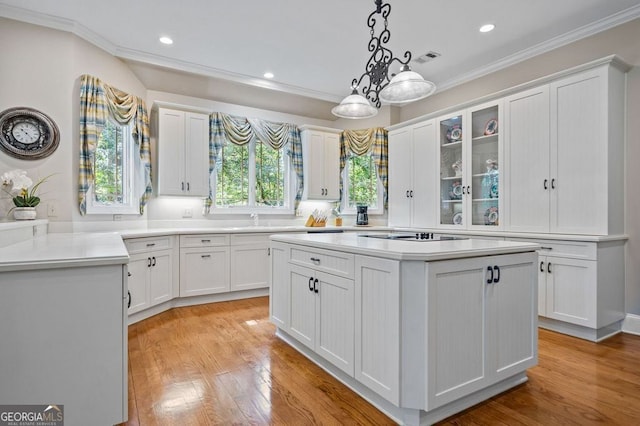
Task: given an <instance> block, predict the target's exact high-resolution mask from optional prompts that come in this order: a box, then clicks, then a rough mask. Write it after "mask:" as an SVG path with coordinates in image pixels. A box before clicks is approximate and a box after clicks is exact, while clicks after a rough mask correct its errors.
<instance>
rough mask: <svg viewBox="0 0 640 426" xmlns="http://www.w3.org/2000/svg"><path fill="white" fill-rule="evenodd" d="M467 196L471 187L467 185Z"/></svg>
mask: <svg viewBox="0 0 640 426" xmlns="http://www.w3.org/2000/svg"><path fill="white" fill-rule="evenodd" d="M467 194H469V195H471V187H470V186H469V185H467Z"/></svg>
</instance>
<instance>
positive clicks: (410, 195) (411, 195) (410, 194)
mask: <svg viewBox="0 0 640 426" xmlns="http://www.w3.org/2000/svg"><path fill="white" fill-rule="evenodd" d="M409 198H413V189H412V190H411V191H409Z"/></svg>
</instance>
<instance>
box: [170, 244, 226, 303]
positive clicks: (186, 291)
mask: <svg viewBox="0 0 640 426" xmlns="http://www.w3.org/2000/svg"><path fill="white" fill-rule="evenodd" d="M225 291H229V248H228V247H211V248H208V249H197V248H192V249H180V296H181V297H185V296H198V295H201V294H212V293H222V292H225Z"/></svg>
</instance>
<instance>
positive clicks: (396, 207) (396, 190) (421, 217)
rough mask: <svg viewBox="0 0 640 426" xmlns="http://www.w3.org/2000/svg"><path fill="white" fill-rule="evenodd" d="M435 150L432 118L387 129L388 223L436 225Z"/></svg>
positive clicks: (419, 225) (394, 224)
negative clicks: (399, 127) (390, 130)
mask: <svg viewBox="0 0 640 426" xmlns="http://www.w3.org/2000/svg"><path fill="white" fill-rule="evenodd" d="M435 153H436V132H435V122H434V121H433V120H429V121H426V122H423V123H419V124H414V125H411V126H408V127H405V128H402V129H398V130H395V131H392V132H390V133H389V188H388V190H389V226H418V227H433V226H435V224H436V218H435V215H436V210H435V207H434V205H433V200H434V199H435V198H436V187H435V185H436V183H435V182H436V180H435V173H434V170H435V168H436V154H435Z"/></svg>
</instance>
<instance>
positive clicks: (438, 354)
mask: <svg viewBox="0 0 640 426" xmlns="http://www.w3.org/2000/svg"><path fill="white" fill-rule="evenodd" d="M487 265H488V262H487V259H486V258H475V259H465V262H464V266H465V268H461V264H460V262H458V261H442V262H429V263H426V268H427V348H428V353H427V398H426V399H427V400H426V408H427V409H428V410H431V409H434V408H436V407H440V406H442V405H444V404H447V403H449V402H452V401H455V400H457V399H459V398H461V397H463V396H465V395H468V394H470V393H472V392H475V391H478V390H480V389H482V388H484V387H485V386H486V380H487V378H486V375H487V371H486V369H485V357H486V352H485V349H486V348H485V342H486V334H487V328H486V327H487V324H486V322H485V312H484V311H485V305H486V279H487V272H486V267H487Z"/></svg>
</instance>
